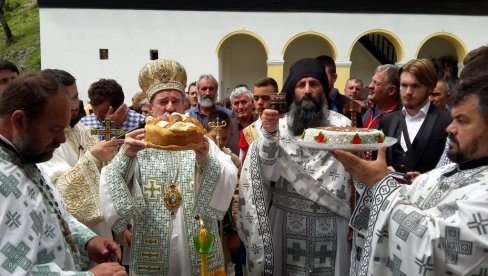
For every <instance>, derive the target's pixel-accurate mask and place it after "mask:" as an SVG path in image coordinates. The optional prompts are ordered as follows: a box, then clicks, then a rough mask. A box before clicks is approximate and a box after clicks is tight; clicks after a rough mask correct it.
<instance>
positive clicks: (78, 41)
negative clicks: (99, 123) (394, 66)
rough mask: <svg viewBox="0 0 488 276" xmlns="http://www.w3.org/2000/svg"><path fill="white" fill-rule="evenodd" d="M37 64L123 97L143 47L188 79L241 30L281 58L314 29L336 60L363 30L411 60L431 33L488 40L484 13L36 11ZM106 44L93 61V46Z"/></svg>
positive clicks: (345, 57) (143, 56) (133, 87)
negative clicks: (393, 43)
mask: <svg viewBox="0 0 488 276" xmlns="http://www.w3.org/2000/svg"><path fill="white" fill-rule="evenodd" d="M40 21H41V24H40V29H41V60H42V68H43V69H44V68H60V69H64V70H67V71H69V72H70V73H72V74H73V75H74V76H75V77H76V78H77V79H78V87H79V92H80V97H81V99H82V100H85V102H86V100H87V99H88V97H87V93H86V91H87V89H88V87H89V85H90V83H92V82H94V81H96V80H98V79H99V78H114V79H116V80H117V81H118V82H119V83H121V85H122V87H123V88H124V91H125V93H126V102H130V98H131V97H132V95H133V94H134V93H135V92H137V91H139V90H140V88H139V86H138V81H137V77H138V73H139V70H140V68H142V66H143V65H144V64H145V63H146V62H148V61H149V50H150V49H158V50H159V57H160V58H171V59H175V60H177V61H179V62H180V63H181V64H183V66H185V68H186V70H187V73H188V79H189V80H194V79H196V78H197V77H198V76H199V75H200V74H201V73H211V74H213V75H214V76H216V77H218V76H219V60H218V57H217V49H216V48H217V45H218V44H219V42H220V41H221V40H222V39H223V38H224V37H225V36H226V35H228V34H229V33H232V32H236V31H239V30H247V31H250V32H253V33H255V34H256V35H257V36H259V37H260V38H261V39H262V40H264V41H265V43H266V44H267V47H268V49H269V53H268V60H270V61H283V48H284V46H285V45H286V43H287V42H288V41H289V40H290V39H291V38H293V37H294V36H295V35H297V34H300V33H302V32H307V31H314V32H318V33H322V34H324V35H325V36H327V37H328V38H329V39H330V40H331V41H332V42H333V44H334V45H335V47H336V48H337V50H338V56H337V59H336V61H337V62H348V61H349V60H350V57H349V51H350V49H351V48H352V44H353V42H354V41H355V40H356V39H357V38H358V37H359V36H361V34H363V33H364V32H367V31H369V30H372V29H377V28H378V29H384V30H387V31H389V32H392V33H394V34H395V35H396V36H397V37H399V39H400V40H401V43H402V44H403V46H404V49H405V58H404V60H403V61H399V62H401V63H403V62H406V61H408V60H410V59H412V58H415V54H416V52H417V51H418V48H419V45H420V43H421V42H422V41H423V40H424V39H425V38H427V37H428V36H430V35H432V34H433V33H437V32H442V31H445V32H449V33H452V34H453V35H455V36H457V37H459V38H460V39H461V40H462V41H463V42H464V43H465V45H466V46H467V48H468V50H471V49H474V48H476V47H479V46H480V45H484V44H486V43H487V42H488V33H487V32H486V31H485V26H488V17H482V16H444V15H392V14H329V13H257V12H198V11H149V10H137V11H136V10H96V9H49V8H41V9H40ZM100 48H108V49H109V59H108V60H99V53H98V50H99V49H100Z"/></svg>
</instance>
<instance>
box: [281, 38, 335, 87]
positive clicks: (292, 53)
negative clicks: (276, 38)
mask: <svg viewBox="0 0 488 276" xmlns="http://www.w3.org/2000/svg"><path fill="white" fill-rule="evenodd" d="M320 55H328V56H330V57H332V58H333V59H334V60H335V58H336V56H337V50H336V48H335V46H334V45H333V43H332V42H331V40H330V39H329V38H328V37H326V36H324V35H323V34H320V33H316V32H305V33H300V34H298V35H296V36H294V37H293V38H291V39H290V40H289V41H288V42H287V43H286V45H285V47H284V48H283V60H284V65H283V80H286V78H287V77H288V72H289V71H290V67H291V66H292V65H293V63H295V62H296V61H297V60H299V59H302V58H307V57H310V58H315V57H318V56H320Z"/></svg>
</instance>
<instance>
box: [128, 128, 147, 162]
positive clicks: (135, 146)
mask: <svg viewBox="0 0 488 276" xmlns="http://www.w3.org/2000/svg"><path fill="white" fill-rule="evenodd" d="M142 139H144V129H143V128H141V129H137V130H134V131H131V132H129V133H127V134H126V135H125V140H124V145H123V146H122V149H123V150H124V152H125V154H127V155H128V156H130V157H134V156H136V155H137V153H138V152H139V151H140V150H143V149H145V148H147V144H146V143H145V142H144V141H142Z"/></svg>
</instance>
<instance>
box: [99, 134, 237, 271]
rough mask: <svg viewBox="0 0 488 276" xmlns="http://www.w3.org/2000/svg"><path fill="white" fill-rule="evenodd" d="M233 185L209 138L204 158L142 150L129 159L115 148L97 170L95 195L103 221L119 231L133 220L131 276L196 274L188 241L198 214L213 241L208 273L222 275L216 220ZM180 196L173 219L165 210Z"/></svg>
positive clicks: (233, 172) (233, 171)
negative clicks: (97, 193) (199, 160)
mask: <svg viewBox="0 0 488 276" xmlns="http://www.w3.org/2000/svg"><path fill="white" fill-rule="evenodd" d="M236 183H237V168H236V167H235V166H234V164H233V163H232V161H231V159H230V157H229V156H228V155H226V154H225V153H223V152H222V151H220V150H219V149H218V147H217V146H216V145H215V143H213V142H212V141H211V140H209V155H208V159H207V160H206V161H205V162H204V163H203V164H201V165H196V160H195V152H194V151H193V150H187V151H163V150H157V149H153V148H147V149H144V150H141V151H139V152H138V154H137V156H136V157H134V158H130V157H129V156H127V155H126V154H125V153H124V151H123V150H121V151H120V152H119V153H118V154H117V156H116V157H115V158H114V160H113V161H112V162H111V163H110V164H109V165H107V166H106V167H104V168H103V170H102V176H101V186H100V189H101V190H100V196H101V202H103V206H102V210H103V212H104V213H103V216H104V219H106V220H107V221H108V223H109V224H112V225H113V226H112V229H113V230H114V231H116V232H121V231H123V229H125V226H126V225H127V223H128V222H129V221H130V220H133V222H134V224H133V238H132V239H133V240H132V247H131V250H132V252H131V254H132V260H131V263H130V269H131V273H132V275H200V273H201V272H200V262H199V261H200V255H199V254H198V253H197V252H196V250H195V246H194V244H193V237H195V236H198V235H199V233H200V224H199V222H198V221H197V220H195V216H196V215H198V216H200V218H202V219H203V221H204V223H205V226H206V228H207V230H208V232H209V233H211V234H214V235H215V237H216V239H215V243H214V245H213V248H212V251H211V252H210V253H209V255H208V271H209V275H222V273H225V272H224V259H223V252H222V245H221V241H220V238H219V230H218V226H217V221H219V220H221V219H222V218H223V217H224V214H225V212H226V211H227V209H228V208H229V204H230V201H231V198H232V195H233V193H234V189H235V185H236ZM175 189H176V190H178V191H179V193H180V194H181V200H182V201H181V206H179V208H177V209H176V211H175V213H174V215H172V214H171V211H170V210H169V209H168V208H167V207H166V206H165V200H166V201H172V202H174V201H175V199H176V198H177V196H176V195H175V193H174V190H175Z"/></svg>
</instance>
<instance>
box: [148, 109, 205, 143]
mask: <svg viewBox="0 0 488 276" xmlns="http://www.w3.org/2000/svg"><path fill="white" fill-rule="evenodd" d="M204 133H205V131H204V128H203V126H202V124H201V123H200V122H199V121H198V120H196V119H194V118H192V117H190V116H189V115H188V114H185V115H183V114H180V113H176V112H174V113H172V114H171V115H169V114H165V115H163V116H162V117H161V118H149V117H148V118H147V119H146V126H145V135H144V140H145V141H146V143H147V145H148V146H149V147H152V148H157V149H163V150H190V149H196V148H199V147H201V146H202V144H203V136H204Z"/></svg>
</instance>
